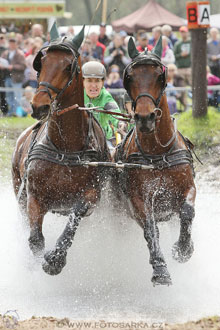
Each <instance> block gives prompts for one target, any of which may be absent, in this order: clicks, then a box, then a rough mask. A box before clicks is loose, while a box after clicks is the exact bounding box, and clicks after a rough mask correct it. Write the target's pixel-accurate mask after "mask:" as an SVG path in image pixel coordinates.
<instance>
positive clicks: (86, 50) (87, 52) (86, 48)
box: [81, 38, 95, 65]
mask: <svg viewBox="0 0 220 330" xmlns="http://www.w3.org/2000/svg"><path fill="white" fill-rule="evenodd" d="M92 60H95V59H94V57H93V56H92V43H91V40H90V39H89V38H86V39H85V40H84V41H83V43H82V47H81V62H82V65H83V64H84V63H86V62H89V61H92Z"/></svg>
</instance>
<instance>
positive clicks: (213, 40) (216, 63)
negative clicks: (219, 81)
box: [207, 28, 220, 78]
mask: <svg viewBox="0 0 220 330" xmlns="http://www.w3.org/2000/svg"><path fill="white" fill-rule="evenodd" d="M207 58H208V66H209V67H210V70H211V73H212V74H213V75H215V76H217V77H219V78H220V39H219V31H218V29H216V28H212V29H210V39H209V40H208V42H207Z"/></svg>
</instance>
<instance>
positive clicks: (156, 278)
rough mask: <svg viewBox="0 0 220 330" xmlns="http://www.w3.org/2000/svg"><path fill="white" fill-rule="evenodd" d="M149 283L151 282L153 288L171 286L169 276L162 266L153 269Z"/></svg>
mask: <svg viewBox="0 0 220 330" xmlns="http://www.w3.org/2000/svg"><path fill="white" fill-rule="evenodd" d="M151 281H152V282H153V286H155V285H167V286H169V285H172V280H171V276H170V274H169V272H168V270H167V268H166V267H164V266H158V267H155V268H154V271H153V276H152V279H151Z"/></svg>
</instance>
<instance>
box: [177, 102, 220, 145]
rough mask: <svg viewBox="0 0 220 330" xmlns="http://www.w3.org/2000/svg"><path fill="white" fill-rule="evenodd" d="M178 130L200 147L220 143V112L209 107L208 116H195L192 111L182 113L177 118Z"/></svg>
mask: <svg viewBox="0 0 220 330" xmlns="http://www.w3.org/2000/svg"><path fill="white" fill-rule="evenodd" d="M177 127H178V130H179V131H180V132H181V133H182V134H183V136H185V137H188V138H189V139H190V140H191V141H192V143H193V144H194V145H195V146H196V148H199V149H207V148H209V147H211V146H214V145H217V144H220V112H218V111H217V110H215V109H214V108H211V107H210V108H209V109H208V113H207V115H206V116H204V117H201V118H196V119H195V118H193V116H192V111H187V112H184V113H182V114H181V115H180V116H179V117H178V119H177Z"/></svg>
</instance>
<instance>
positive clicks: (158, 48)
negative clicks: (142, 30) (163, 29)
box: [151, 36, 162, 58]
mask: <svg viewBox="0 0 220 330" xmlns="http://www.w3.org/2000/svg"><path fill="white" fill-rule="evenodd" d="M151 53H152V54H155V55H157V56H159V58H161V55H162V37H161V36H160V38H159V39H158V41H157V44H156V46H155V47H154V48H153V49H152V51H151Z"/></svg>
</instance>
